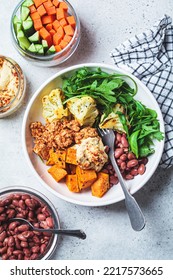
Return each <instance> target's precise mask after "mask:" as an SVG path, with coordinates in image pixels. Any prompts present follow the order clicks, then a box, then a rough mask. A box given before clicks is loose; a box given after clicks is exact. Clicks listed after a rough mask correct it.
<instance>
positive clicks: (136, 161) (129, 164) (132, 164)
mask: <svg viewBox="0 0 173 280" xmlns="http://www.w3.org/2000/svg"><path fill="white" fill-rule="evenodd" d="M136 165H138V160H137V159H131V160H129V161H128V162H127V167H129V168H132V167H135V166H136Z"/></svg>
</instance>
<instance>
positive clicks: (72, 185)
mask: <svg viewBox="0 0 173 280" xmlns="http://www.w3.org/2000/svg"><path fill="white" fill-rule="evenodd" d="M66 185H67V187H68V189H69V190H70V191H71V192H80V189H79V186H78V181H77V175H76V174H74V175H67V176H66Z"/></svg>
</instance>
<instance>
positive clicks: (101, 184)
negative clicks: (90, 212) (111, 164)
mask: <svg viewBox="0 0 173 280" xmlns="http://www.w3.org/2000/svg"><path fill="white" fill-rule="evenodd" d="M108 189H109V175H108V174H106V173H103V172H99V173H98V177H97V180H96V181H95V182H94V183H93V184H92V185H91V191H92V195H93V196H97V197H102V196H103V195H104V194H105V193H106V192H107V190H108Z"/></svg>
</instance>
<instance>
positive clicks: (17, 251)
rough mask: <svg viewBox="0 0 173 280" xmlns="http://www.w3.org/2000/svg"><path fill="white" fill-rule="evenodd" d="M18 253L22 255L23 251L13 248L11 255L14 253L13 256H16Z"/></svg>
mask: <svg viewBox="0 0 173 280" xmlns="http://www.w3.org/2000/svg"><path fill="white" fill-rule="evenodd" d="M19 254H22V255H23V254H24V253H23V251H22V250H14V251H13V255H14V256H18V255H19Z"/></svg>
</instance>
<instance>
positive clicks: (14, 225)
mask: <svg viewBox="0 0 173 280" xmlns="http://www.w3.org/2000/svg"><path fill="white" fill-rule="evenodd" d="M18 225H20V223H19V222H17V221H15V222H11V223H10V224H9V226H8V228H9V230H14V229H15V228H16V227H17V226H18Z"/></svg>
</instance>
